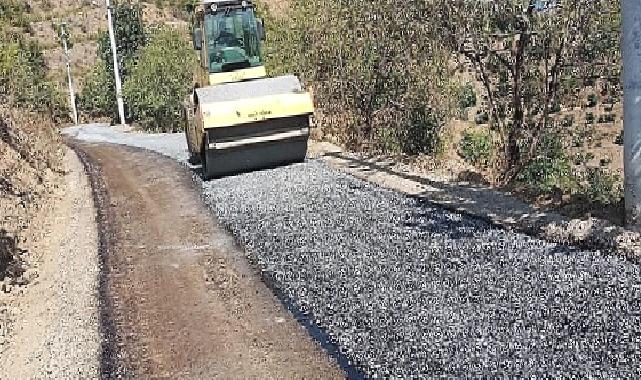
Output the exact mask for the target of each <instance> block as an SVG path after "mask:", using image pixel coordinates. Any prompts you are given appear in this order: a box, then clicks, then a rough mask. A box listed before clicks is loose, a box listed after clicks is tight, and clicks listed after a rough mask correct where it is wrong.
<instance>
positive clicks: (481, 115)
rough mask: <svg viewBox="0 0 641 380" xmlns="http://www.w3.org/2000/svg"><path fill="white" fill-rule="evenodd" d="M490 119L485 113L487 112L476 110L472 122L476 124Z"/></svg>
mask: <svg viewBox="0 0 641 380" xmlns="http://www.w3.org/2000/svg"><path fill="white" fill-rule="evenodd" d="M489 121H490V117H489V116H488V115H487V112H478V113H477V114H476V116H474V122H475V123H476V124H487V123H488V122H489Z"/></svg>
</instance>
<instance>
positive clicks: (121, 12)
mask: <svg viewBox="0 0 641 380" xmlns="http://www.w3.org/2000/svg"><path fill="white" fill-rule="evenodd" d="M112 15H113V20H114V35H115V39H116V50H117V51H118V64H119V66H118V67H119V69H120V76H121V80H122V81H123V83H124V82H125V81H126V80H127V76H128V75H129V73H130V67H129V66H133V65H134V64H135V62H136V58H137V56H138V51H139V50H140V48H142V47H143V46H145V44H146V43H147V34H146V32H145V27H144V24H143V20H142V8H141V6H140V4H139V3H133V2H131V1H129V0H123V1H117V2H114V3H113V13H112ZM97 55H98V58H99V63H98V64H101V65H102V67H100V68H99V67H93V68H92V70H91V71H90V73H89V75H88V77H87V78H86V80H85V85H84V86H83V88H82V91H81V92H80V94H79V95H78V105H79V109H80V110H81V112H82V114H83V115H86V116H89V117H92V118H93V117H110V118H111V119H112V120H116V119H117V118H118V107H117V105H116V95H115V92H116V88H115V86H116V85H115V82H114V69H113V53H112V51H111V43H110V40H109V33H108V32H107V31H103V32H101V33H100V34H99V36H98V51H97ZM126 106H128V104H126Z"/></svg>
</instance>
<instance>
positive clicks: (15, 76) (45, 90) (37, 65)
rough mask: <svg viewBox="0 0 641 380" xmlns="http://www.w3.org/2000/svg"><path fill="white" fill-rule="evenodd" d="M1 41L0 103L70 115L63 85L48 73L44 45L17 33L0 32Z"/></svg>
mask: <svg viewBox="0 0 641 380" xmlns="http://www.w3.org/2000/svg"><path fill="white" fill-rule="evenodd" d="M0 45H2V48H1V49H0V103H4V104H9V105H12V106H17V107H20V108H23V109H26V110H30V111H37V112H41V113H47V114H49V115H50V116H52V117H53V118H54V119H63V118H66V117H67V116H68V107H67V105H66V101H65V99H64V96H63V94H62V91H61V90H60V88H59V86H58V85H57V84H55V83H54V82H52V81H49V80H48V79H47V77H46V68H45V64H44V58H43V55H42V51H41V49H40V47H39V46H38V45H37V44H35V43H33V42H27V41H25V40H24V39H23V38H22V37H21V36H13V35H12V36H9V37H3V36H1V35H0Z"/></svg>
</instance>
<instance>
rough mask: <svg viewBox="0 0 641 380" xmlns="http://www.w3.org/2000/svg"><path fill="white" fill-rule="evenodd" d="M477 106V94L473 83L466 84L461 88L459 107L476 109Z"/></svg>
mask: <svg viewBox="0 0 641 380" xmlns="http://www.w3.org/2000/svg"><path fill="white" fill-rule="evenodd" d="M475 105H476V92H475V91H474V86H473V85H472V84H471V83H466V84H465V85H464V86H462V87H461V92H460V94H459V106H460V107H461V108H463V109H465V108H469V107H474V106H475Z"/></svg>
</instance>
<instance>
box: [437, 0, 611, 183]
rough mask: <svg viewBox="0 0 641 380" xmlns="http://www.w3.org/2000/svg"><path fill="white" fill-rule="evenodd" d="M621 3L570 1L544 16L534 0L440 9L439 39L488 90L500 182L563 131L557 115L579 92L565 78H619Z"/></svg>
mask: <svg viewBox="0 0 641 380" xmlns="http://www.w3.org/2000/svg"><path fill="white" fill-rule="evenodd" d="M618 3H619V2H618V1H614V2H611V1H606V0H596V1H586V0H572V1H566V2H564V3H563V7H558V6H553V7H551V8H549V9H543V8H542V7H541V4H543V3H542V2H539V1H535V0H501V1H492V2H479V1H473V0H453V1H447V2H439V5H438V7H439V12H438V13H437V18H436V21H435V23H434V24H435V25H437V27H438V31H439V35H440V38H441V39H442V40H443V41H445V42H446V43H447V44H448V45H449V46H450V48H451V49H452V50H453V51H455V52H458V53H459V54H460V55H461V56H463V57H464V59H465V60H467V62H468V63H469V64H471V65H472V66H473V67H474V70H475V71H476V74H477V75H478V77H479V78H481V81H482V83H483V85H484V87H485V90H486V95H487V103H488V104H487V106H488V108H489V114H490V116H491V123H492V125H493V126H494V127H495V128H496V129H497V130H498V132H499V137H500V138H501V141H500V143H501V149H500V151H501V152H502V154H501V156H500V160H499V166H500V168H501V171H502V173H503V175H502V182H504V183H507V182H510V181H512V180H514V179H515V178H516V177H517V176H518V174H519V173H520V172H521V171H522V170H524V169H525V168H526V167H527V166H528V165H529V164H530V163H531V162H532V160H534V159H535V157H537V155H538V154H539V152H540V151H541V149H539V145H541V144H543V143H544V140H545V136H547V135H548V134H550V133H551V132H558V128H559V124H558V123H557V122H555V118H554V117H553V114H554V113H555V112H556V111H558V110H559V104H562V103H564V102H568V101H569V100H571V99H573V98H575V97H576V95H575V93H576V91H578V88H576V87H572V86H568V85H570V84H571V83H572V82H571V81H569V80H567V79H571V78H576V77H583V78H586V79H588V78H589V79H592V80H593V78H595V77H599V76H606V77H616V76H617V75H618V74H617V73H616V70H612V67H616V66H617V65H616V64H612V63H615V62H617V61H619V57H618V48H617V46H618V45H617V44H618V43H617V42H616V41H617V38H618V37H617V35H618V31H617V27H616V25H617V18H618V17H619V11H618V8H619V4H618ZM613 71H614V72H613ZM576 85H578V83H577V82H576V81H575V82H574V86H576Z"/></svg>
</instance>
